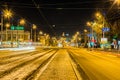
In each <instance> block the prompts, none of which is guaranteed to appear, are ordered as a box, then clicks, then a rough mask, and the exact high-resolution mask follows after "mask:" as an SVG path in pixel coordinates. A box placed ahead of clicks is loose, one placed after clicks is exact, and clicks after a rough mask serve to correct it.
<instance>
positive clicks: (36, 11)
mask: <svg viewBox="0 0 120 80" xmlns="http://www.w3.org/2000/svg"><path fill="white" fill-rule="evenodd" d="M103 1H104V0H72V1H71V0H1V1H0V4H1V7H2V8H4V7H5V4H7V5H8V6H7V7H9V8H11V9H12V10H13V11H14V13H15V15H16V16H20V17H23V18H25V19H26V20H27V22H29V24H36V25H37V26H38V29H37V31H39V30H43V31H44V32H46V33H49V34H57V35H60V34H62V32H65V33H69V34H70V35H72V34H73V33H75V32H76V31H80V32H82V31H83V29H85V28H86V22H87V21H90V20H92V16H93V14H94V13H95V11H96V8H103V7H104V6H103V5H104V4H105V2H103ZM26 29H28V30H29V29H30V28H26Z"/></svg>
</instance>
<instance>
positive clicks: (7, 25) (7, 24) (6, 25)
mask: <svg viewBox="0 0 120 80" xmlns="http://www.w3.org/2000/svg"><path fill="white" fill-rule="evenodd" d="M5 27H6V41H7V40H8V34H7V28H8V27H10V24H9V23H6V24H5Z"/></svg>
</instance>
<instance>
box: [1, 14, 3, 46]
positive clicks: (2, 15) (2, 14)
mask: <svg viewBox="0 0 120 80" xmlns="http://www.w3.org/2000/svg"><path fill="white" fill-rule="evenodd" d="M2 41H3V13H1V47H3V46H2Z"/></svg>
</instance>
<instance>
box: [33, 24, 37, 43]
mask: <svg viewBox="0 0 120 80" xmlns="http://www.w3.org/2000/svg"><path fill="white" fill-rule="evenodd" d="M32 28H33V30H34V42H36V28H37V26H36V25H35V24H33V27H32Z"/></svg>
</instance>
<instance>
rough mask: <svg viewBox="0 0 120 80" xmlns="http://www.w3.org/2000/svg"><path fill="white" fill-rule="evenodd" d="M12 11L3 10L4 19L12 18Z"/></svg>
mask: <svg viewBox="0 0 120 80" xmlns="http://www.w3.org/2000/svg"><path fill="white" fill-rule="evenodd" d="M12 15H13V14H12V11H11V10H10V9H5V10H3V16H4V17H5V18H8V19H9V18H11V17H12Z"/></svg>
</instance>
